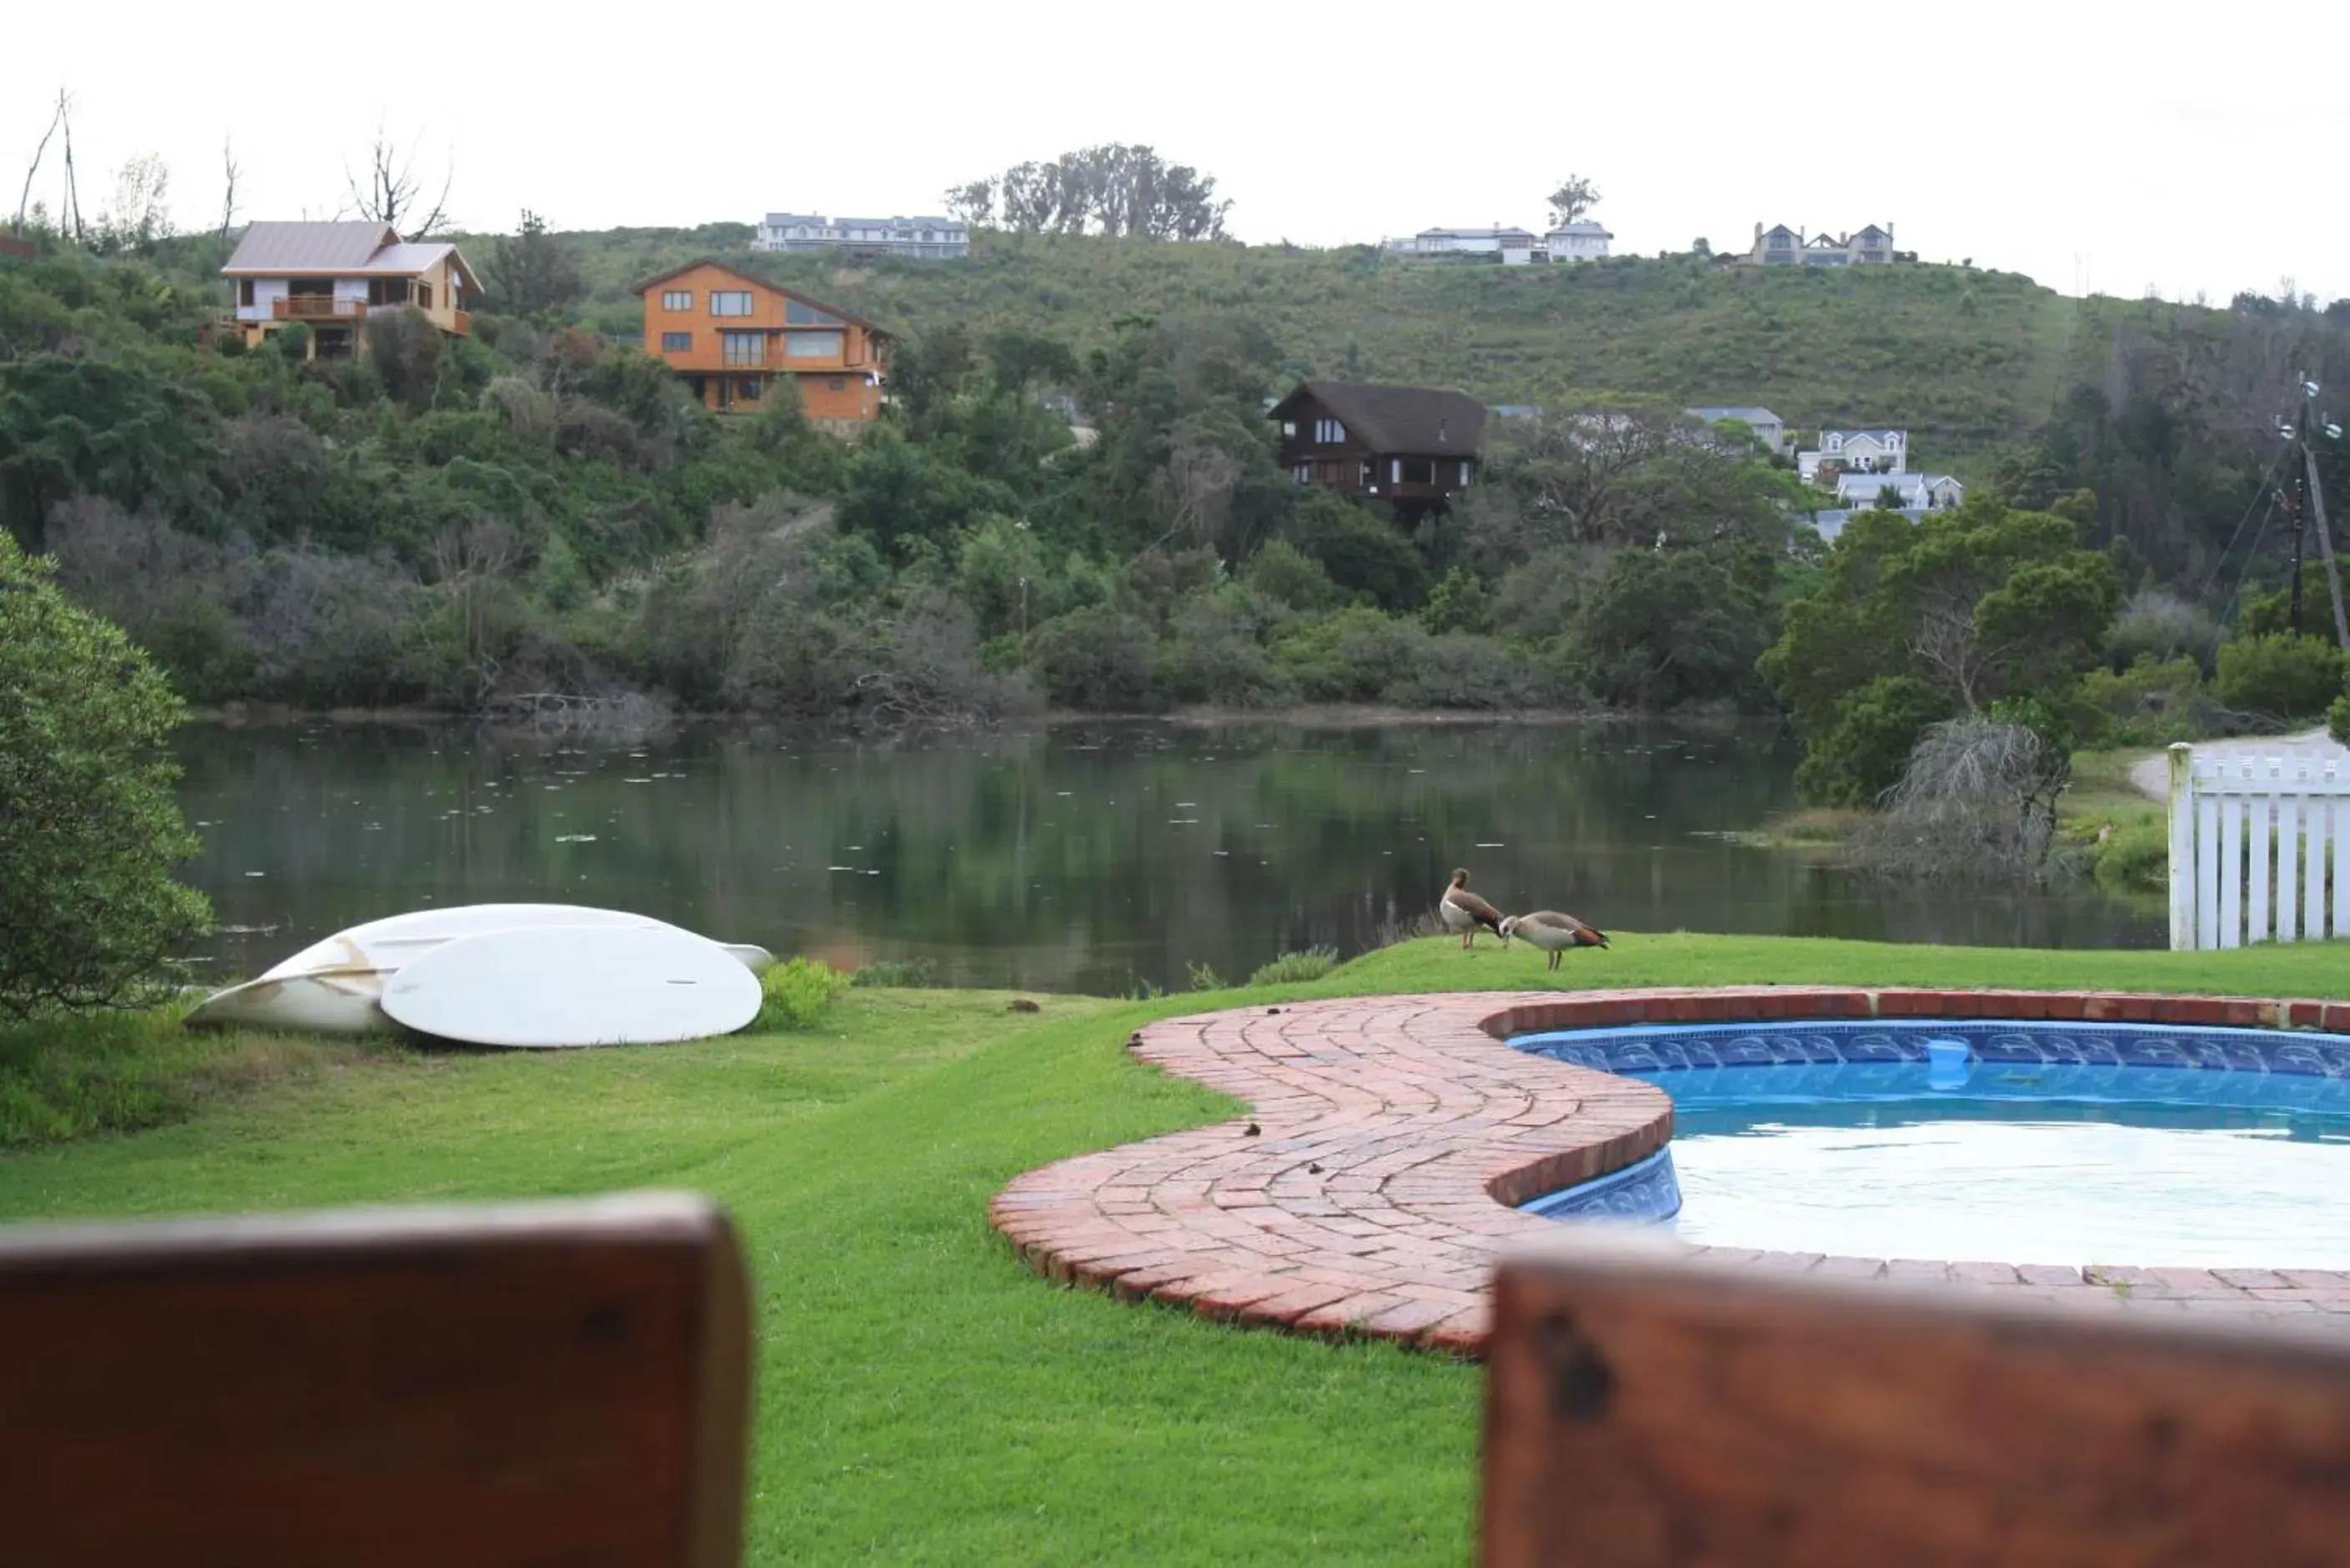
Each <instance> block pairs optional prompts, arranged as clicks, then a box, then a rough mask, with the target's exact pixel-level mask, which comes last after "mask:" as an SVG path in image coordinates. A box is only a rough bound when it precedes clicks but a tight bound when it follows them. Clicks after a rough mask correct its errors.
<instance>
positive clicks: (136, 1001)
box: [0, 530, 212, 1018]
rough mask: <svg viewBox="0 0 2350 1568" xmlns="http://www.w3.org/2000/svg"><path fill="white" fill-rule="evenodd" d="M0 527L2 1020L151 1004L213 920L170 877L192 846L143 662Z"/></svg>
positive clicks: (166, 727)
mask: <svg viewBox="0 0 2350 1568" xmlns="http://www.w3.org/2000/svg"><path fill="white" fill-rule="evenodd" d="M53 571H54V568H53V567H52V566H51V565H50V564H49V563H48V562H47V561H41V560H33V559H30V558H28V557H26V556H25V554H24V553H23V552H22V551H21V550H20V549H19V548H18V547H17V545H16V540H15V538H14V537H12V536H11V535H8V534H7V533H6V532H5V530H0V1015H5V1016H10V1017H17V1018H23V1017H27V1016H30V1015H31V1014H33V1013H35V1012H47V1011H48V1010H51V1009H57V1008H67V1009H87V1008H98V1007H120V1006H136V1005H141V1004H146V1003H151V1002H153V1001H155V1000H156V999H157V998H159V997H161V995H163V994H165V993H166V992H168V989H169V985H170V982H171V981H172V979H173V978H174V977H173V973H172V962H171V960H172V955H173V954H175V953H176V952H177V951H178V950H180V949H181V947H182V945H183V944H184V943H185V942H186V941H187V940H188V939H189V938H190V937H192V936H193V935H195V934H196V933H197V932H199V931H201V930H203V929H205V928H206V927H207V926H208V925H209V924H210V923H211V919H212V910H211V907H210V906H209V905H208V904H207V903H206V902H205V901H204V898H203V895H202V894H201V893H198V892H196V891H195V890H194V889H192V888H184V887H182V886H181V885H180V884H179V883H177V882H175V881H173V880H172V874H171V868H172V863H173V862H175V861H179V860H184V859H186V858H187V857H189V856H191V855H192V854H194V853H195V850H196V847H197V846H196V840H195V837H194V836H193V835H192V834H190V833H189V832H188V830H187V827H186V825H185V824H184V823H183V822H182V820H181V817H180V808H179V806H178V805H176V804H175V803H174V802H173V800H172V780H173V779H174V778H175V777H176V776H177V770H176V769H175V768H174V767H173V766H172V763H171V762H170V761H169V760H168V759H167V758H166V757H165V756H164V755H163V753H162V748H163V742H164V740H165V737H167V736H168V735H169V734H170V733H171V732H172V728H173V726H175V725H176V724H178V723H179V722H180V719H181V714H182V709H181V706H180V701H179V699H178V698H176V697H174V696H173V695H172V690H171V688H170V687H169V686H168V685H166V684H165V683H164V680H163V678H162V676H161V674H159V673H158V672H157V671H156V670H155V668H154V667H153V665H151V663H150V662H149V661H148V659H147V656H146V655H145V654H143V653H141V652H140V650H139V649H137V648H135V647H133V646H132V645H131V643H130V639H128V638H126V637H124V636H123V635H122V633H121V632H120V631H119V630H118V629H116V628H114V627H113V626H111V625H109V623H107V622H106V621H103V620H100V619H99V618H98V617H96V616H94V615H91V614H89V613H88V611H86V610H81V609H77V608H76V607H74V606H72V605H71V604H69V603H68V602H67V600H66V597H65V596H64V595H63V594H62V593H60V592H59V591H58V590H57V585H56V584H55V582H53V581H52V580H51V577H52V574H53Z"/></svg>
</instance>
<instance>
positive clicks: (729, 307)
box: [710, 288, 751, 316]
mask: <svg viewBox="0 0 2350 1568" xmlns="http://www.w3.org/2000/svg"><path fill="white" fill-rule="evenodd" d="M710 314H711V315H712V316H748V315H750V314H751V291H750V290H749V289H747V288H737V289H727V288H713V289H712V290H711V291H710Z"/></svg>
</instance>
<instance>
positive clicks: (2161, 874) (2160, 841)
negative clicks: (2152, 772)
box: [2092, 817, 2170, 893]
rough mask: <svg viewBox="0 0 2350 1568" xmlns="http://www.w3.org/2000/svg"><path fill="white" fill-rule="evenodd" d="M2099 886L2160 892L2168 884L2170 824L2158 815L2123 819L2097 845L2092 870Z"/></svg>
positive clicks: (2116, 890)
mask: <svg viewBox="0 0 2350 1568" xmlns="http://www.w3.org/2000/svg"><path fill="white" fill-rule="evenodd" d="M2092 874H2093V875H2094V876H2095V877H2096V879H2097V885H2098V886H2099V887H2101V888H2110V889H2112V890H2113V891H2115V892H2122V893H2159V892H2161V891H2162V890H2163V889H2164V888H2168V886H2169V885H2170V826H2169V825H2168V823H2166V822H2164V821H2162V820H2161V819H2160V818H2159V817H2149V818H2147V819H2145V820H2142V821H2137V822H2129V823H2124V824H2122V825H2120V826H2116V828H2115V829H2114V831H2113V833H2112V836H2109V837H2108V838H2106V841H2105V842H2104V843H2103V844H2101V845H2099V846H2097V857H2096V860H2095V867H2094V869H2093V873H2092Z"/></svg>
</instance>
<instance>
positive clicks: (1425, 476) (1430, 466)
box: [1396, 457, 1436, 484]
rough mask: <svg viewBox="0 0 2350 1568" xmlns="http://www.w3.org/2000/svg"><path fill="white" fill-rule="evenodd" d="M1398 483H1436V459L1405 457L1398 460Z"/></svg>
mask: <svg viewBox="0 0 2350 1568" xmlns="http://www.w3.org/2000/svg"><path fill="white" fill-rule="evenodd" d="M1398 463H1399V472H1398V473H1397V474H1396V483H1399V484H1433V483H1436V460H1435V459H1434V458H1430V457H1407V458H1402V459H1399V460H1398Z"/></svg>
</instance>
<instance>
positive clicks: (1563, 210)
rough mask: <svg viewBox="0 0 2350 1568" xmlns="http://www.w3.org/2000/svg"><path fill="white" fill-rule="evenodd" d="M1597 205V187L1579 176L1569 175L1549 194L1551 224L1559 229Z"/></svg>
mask: <svg viewBox="0 0 2350 1568" xmlns="http://www.w3.org/2000/svg"><path fill="white" fill-rule="evenodd" d="M1597 205H1599V187H1598V186H1596V185H1595V184H1593V183H1592V182H1590V181H1588V180H1586V179H1585V178H1584V177H1583V176H1582V175H1580V174H1570V175H1568V176H1567V177H1566V178H1565V179H1564V180H1562V181H1560V182H1559V183H1558V189H1557V190H1555V191H1553V192H1551V193H1550V215H1551V222H1552V223H1555V224H1557V225H1558V226H1559V227H1561V228H1565V226H1566V225H1567V224H1569V223H1574V222H1575V221H1576V220H1578V219H1580V218H1581V217H1582V216H1583V214H1584V213H1587V212H1589V211H1591V209H1592V208H1594V207H1596V206H1597Z"/></svg>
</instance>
